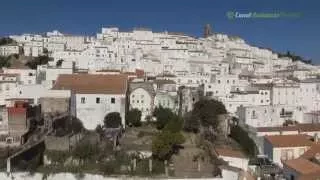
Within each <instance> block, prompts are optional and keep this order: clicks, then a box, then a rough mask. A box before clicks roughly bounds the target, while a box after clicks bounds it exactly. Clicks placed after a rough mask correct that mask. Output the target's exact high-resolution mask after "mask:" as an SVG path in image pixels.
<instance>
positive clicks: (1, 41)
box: [0, 37, 15, 46]
mask: <svg viewBox="0 0 320 180" xmlns="http://www.w3.org/2000/svg"><path fill="white" fill-rule="evenodd" d="M12 43H15V41H14V40H13V39H11V38H9V37H2V38H0V46H2V45H7V44H12Z"/></svg>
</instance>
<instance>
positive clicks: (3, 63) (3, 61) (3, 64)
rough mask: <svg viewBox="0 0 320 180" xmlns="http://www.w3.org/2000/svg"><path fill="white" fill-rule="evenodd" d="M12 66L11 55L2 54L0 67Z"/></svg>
mask: <svg viewBox="0 0 320 180" xmlns="http://www.w3.org/2000/svg"><path fill="white" fill-rule="evenodd" d="M10 66H11V62H10V57H5V56H0V68H3V67H10Z"/></svg>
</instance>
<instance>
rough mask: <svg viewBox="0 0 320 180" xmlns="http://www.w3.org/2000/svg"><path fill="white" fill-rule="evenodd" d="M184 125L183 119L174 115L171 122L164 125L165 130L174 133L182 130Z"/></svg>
mask: <svg viewBox="0 0 320 180" xmlns="http://www.w3.org/2000/svg"><path fill="white" fill-rule="evenodd" d="M182 127H183V120H182V119H181V118H180V117H178V116H174V117H173V118H172V119H170V120H169V122H168V123H167V124H166V125H165V126H164V128H163V131H169V132H173V133H177V132H180V131H181V130H182Z"/></svg>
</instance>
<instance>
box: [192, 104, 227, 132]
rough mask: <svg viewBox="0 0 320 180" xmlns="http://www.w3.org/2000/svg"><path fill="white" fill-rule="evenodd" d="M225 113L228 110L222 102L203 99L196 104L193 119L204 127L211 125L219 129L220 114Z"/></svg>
mask: <svg viewBox="0 0 320 180" xmlns="http://www.w3.org/2000/svg"><path fill="white" fill-rule="evenodd" d="M225 113H227V111H226V108H225V106H224V105H223V103H222V102H220V101H217V100H212V99H211V100H207V99H202V100H200V101H198V102H196V103H195V105H194V108H193V110H192V120H195V121H199V122H200V124H201V126H203V127H207V126H211V127H213V129H215V130H217V129H218V127H219V120H218V115H220V114H225ZM195 124H196V123H195Z"/></svg>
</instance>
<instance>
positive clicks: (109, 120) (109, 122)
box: [103, 112, 121, 128]
mask: <svg viewBox="0 0 320 180" xmlns="http://www.w3.org/2000/svg"><path fill="white" fill-rule="evenodd" d="M103 122H104V126H105V127H106V128H118V127H120V126H121V116H120V113H118V112H111V113H109V114H107V115H106V116H105V117H104V121H103Z"/></svg>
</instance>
